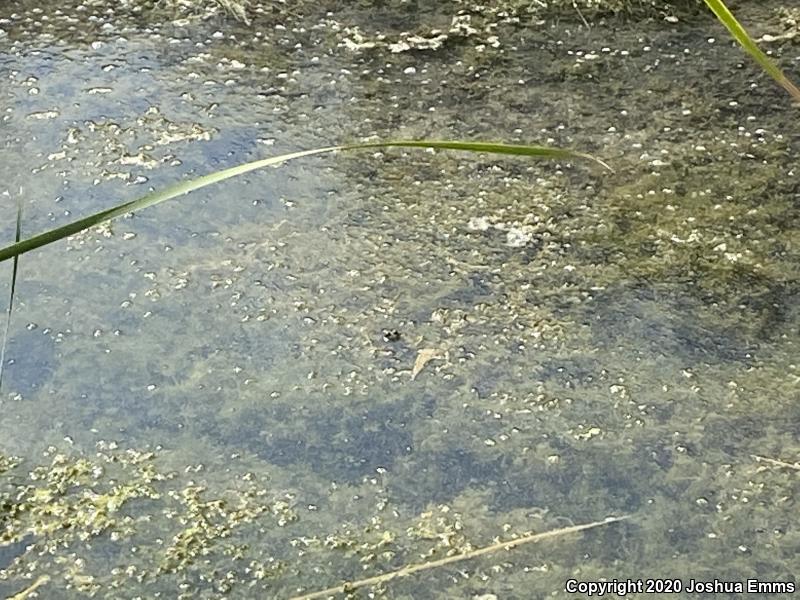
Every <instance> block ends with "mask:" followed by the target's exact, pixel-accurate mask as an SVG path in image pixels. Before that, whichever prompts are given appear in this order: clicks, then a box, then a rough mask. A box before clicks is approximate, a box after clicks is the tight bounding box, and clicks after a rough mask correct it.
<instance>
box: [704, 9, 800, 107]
mask: <svg viewBox="0 0 800 600" xmlns="http://www.w3.org/2000/svg"><path fill="white" fill-rule="evenodd" d="M705 3H706V5H707V6H708V8H710V9H711V11H712V12H713V13H714V14H715V15H716V17H717V19H719V20H720V22H721V23H722V24H723V25H725V27H727V28H728V31H730V33H731V35H732V36H733V37H734V39H735V40H736V41H737V42H739V44H741V46H742V48H744V49H745V50H746V51H747V53H748V54H749V55H750V56H752V57H753V59H755V61H756V62H757V63H758V64H759V65H761V68H762V69H764V70H765V71H766V72H767V73H769V75H770V76H771V77H772V78H773V79H774V80H775V81H777V82H778V83H779V84H780V85H781V86H782V87H783V88H784V89H785V90H786V91H787V92H789V93H790V94H791V95H792V97H793V98H794V99H795V100H797V101H798V102H800V89H798V88H797V86H796V85H795V84H794V83H792V81H791V80H790V79H789V78H788V77H787V76H786V75H784V73H783V71H781V70H780V69H779V68H778V66H777V65H776V64H775V63H774V62H772V60H771V59H770V58H769V57H768V56H767V55H766V54H764V53H763V52H762V51H761V48H759V47H758V45H757V44H756V43H755V41H753V38H751V37H750V35H749V34H748V33H747V31H746V30H745V28H744V27H742V25H741V24H740V23H739V21H737V20H736V17H734V16H733V13H732V12H731V11H730V10H728V7H727V6H725V3H724V2H723V1H722V0H705Z"/></svg>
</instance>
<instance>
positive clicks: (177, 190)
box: [0, 140, 611, 262]
mask: <svg viewBox="0 0 800 600" xmlns="http://www.w3.org/2000/svg"><path fill="white" fill-rule="evenodd" d="M387 147H407V148H438V149H442V150H464V151H467V152H487V153H491V154H510V155H517V156H536V157H540V158H556V159H559V158H560V159H570V158H578V159H584V160H590V161H593V162H595V163H597V164H599V165H601V166H602V167H604V168H606V169H608V170H611V167H609V166H608V165H607V164H606V163H604V162H603V161H601V160H600V159H599V158H595V157H594V156H591V155H590V154H584V153H582V152H573V151H571V150H564V149H562V148H546V147H543V146H525V145H514V144H500V143H490V142H458V141H452V142H451V141H435V140H428V141H426V140H420V141H410V140H409V141H406V140H396V141H388V142H365V143H360V144H346V145H343V146H329V147H327V148H315V149H313V150H303V151H301V152H292V153H290V154H282V155H280V156H273V157H271V158H265V159H262V160H256V161H253V162H249V163H244V164H241V165H237V166H235V167H230V168H228V169H223V170H221V171H216V172H214V173H211V174H209V175H203V176H202V177H198V178H197V179H192V180H191V181H184V182H181V183H178V184H176V185H173V186H170V187H168V188H167V189H165V190H162V191H160V192H154V193H152V194H148V195H146V196H142V197H141V198H138V199H136V200H131V201H129V202H124V203H123V204H120V205H118V206H115V207H112V208H109V209H106V210H102V211H100V212H96V213H94V214H91V215H89V216H88V217H83V218H82V219H78V220H76V221H73V222H72V223H67V224H66V225H62V226H61V227H56V228H55V229H51V230H50V231H46V232H44V233H40V234H39V235H35V236H33V237H30V238H28V239H25V240H22V241H17V242H16V243H15V244H12V245H11V246H6V247H5V248H1V249H0V262H3V261H5V260H8V259H10V258H14V257H17V256H19V255H20V254H25V253H26V252H30V251H31V250H35V249H36V248H41V247H42V246H46V245H47V244H52V243H53V242H57V241H58V240H62V239H64V238H66V237H69V236H71V235H75V234H76V233H78V232H80V231H83V230H84V229H88V228H89V227H94V226H95V225H99V224H100V223H104V222H105V221H110V220H111V219H115V218H117V217H120V216H122V215H124V214H127V213H130V212H133V211H136V210H142V209H143V208H147V207H148V206H153V205H155V204H160V203H161V202H165V201H167V200H171V199H172V198H176V197H178V196H182V195H184V194H188V193H189V192H193V191H194V190H198V189H200V188H204V187H206V186H208V185H211V184H214V183H219V182H221V181H225V180H226V179H230V178H231V177H236V176H237V175H243V174H244V173H249V172H250V171H255V170H256V169H261V168H264V167H269V166H276V165H279V164H282V163H285V162H287V161H290V160H294V159H296V158H302V157H304V156H313V155H315V154H326V153H328V152H335V151H337V150H358V149H363V148H387Z"/></svg>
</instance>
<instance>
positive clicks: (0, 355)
mask: <svg viewBox="0 0 800 600" xmlns="http://www.w3.org/2000/svg"><path fill="white" fill-rule="evenodd" d="M19 192H20V194H19V196H17V230H16V233H15V234H14V241H15V242H16V243H19V239H20V237H22V190H21V189H20V191H19ZM18 266H19V256H15V257H14V267H13V269H12V270H11V291H10V292H9V294H8V312H7V313H6V325H5V328H4V330H3V347H2V349H0V390H1V389H3V372H4V370H5V366H6V346H7V345H8V331H9V329H10V328H11V312H12V311H13V310H14V292H15V291H16V289H17V267H18Z"/></svg>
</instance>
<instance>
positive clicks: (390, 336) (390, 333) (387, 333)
mask: <svg viewBox="0 0 800 600" xmlns="http://www.w3.org/2000/svg"><path fill="white" fill-rule="evenodd" d="M381 333H382V335H383V341H384V342H399V341H400V338H401V337H402V336H401V335H400V332H399V331H397V329H384V330H383V331H382V332H381Z"/></svg>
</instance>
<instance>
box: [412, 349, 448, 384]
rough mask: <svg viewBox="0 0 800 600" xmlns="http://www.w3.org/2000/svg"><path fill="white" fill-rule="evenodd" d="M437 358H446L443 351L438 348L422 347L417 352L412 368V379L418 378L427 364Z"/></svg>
mask: <svg viewBox="0 0 800 600" xmlns="http://www.w3.org/2000/svg"><path fill="white" fill-rule="evenodd" d="M436 358H444V355H443V354H442V352H441V351H440V350H437V349H436V348H422V349H421V350H420V351H419V352H417V358H416V360H415V361H414V368H413V369H412V370H411V381H414V380H415V379H416V378H417V375H419V374H420V372H421V371H422V369H424V368H425V365H427V364H428V363H429V362H430V361H432V360H434V359H436Z"/></svg>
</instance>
